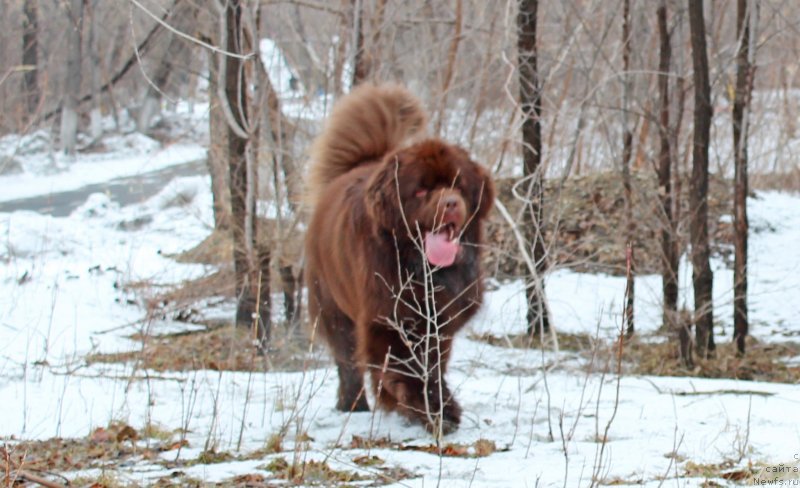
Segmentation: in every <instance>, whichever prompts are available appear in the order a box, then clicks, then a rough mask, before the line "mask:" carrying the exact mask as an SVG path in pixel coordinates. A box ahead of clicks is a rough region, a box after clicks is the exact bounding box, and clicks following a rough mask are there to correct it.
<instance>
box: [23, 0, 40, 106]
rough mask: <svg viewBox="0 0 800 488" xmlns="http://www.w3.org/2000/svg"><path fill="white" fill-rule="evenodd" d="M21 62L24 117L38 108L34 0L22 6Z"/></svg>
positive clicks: (35, 8) (35, 10)
mask: <svg viewBox="0 0 800 488" xmlns="http://www.w3.org/2000/svg"><path fill="white" fill-rule="evenodd" d="M22 8H23V20H22V64H23V65H25V66H26V71H25V76H23V78H22V83H23V86H24V89H25V106H26V108H27V110H28V116H27V117H26V119H31V118H32V117H33V114H35V113H36V112H37V110H38V109H39V100H40V98H41V94H40V92H39V71H38V69H39V15H38V7H37V5H36V0H25V3H24V4H23V6H22Z"/></svg>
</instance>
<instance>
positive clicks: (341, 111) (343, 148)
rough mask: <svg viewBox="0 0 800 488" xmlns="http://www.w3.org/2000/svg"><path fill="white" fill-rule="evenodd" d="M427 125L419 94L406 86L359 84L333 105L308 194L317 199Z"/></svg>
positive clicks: (315, 151) (315, 153) (314, 151)
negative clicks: (340, 179)
mask: <svg viewBox="0 0 800 488" xmlns="http://www.w3.org/2000/svg"><path fill="white" fill-rule="evenodd" d="M426 125H427V114H426V113H425V110H424V109H423V108H422V104H421V103H420V101H419V99H417V97H415V96H414V95H413V94H412V93H411V92H409V91H408V90H407V89H406V88H404V87H402V86H400V85H396V84H392V83H385V84H380V85H374V84H363V85H360V86H358V87H357V88H355V89H353V91H352V92H350V93H349V94H348V95H346V96H344V97H343V98H342V99H341V100H339V101H338V102H337V103H336V105H335V106H334V107H333V111H332V113H331V115H330V117H329V118H328V121H327V123H326V124H325V127H324V129H323V131H322V133H321V134H320V135H319V136H317V139H316V140H315V141H314V143H313V145H312V146H311V168H310V171H309V175H308V180H307V183H306V191H307V197H308V198H309V199H310V200H311V202H313V201H314V199H315V197H316V195H318V194H319V192H320V191H321V190H322V189H323V188H324V187H325V186H326V185H327V184H328V183H330V182H331V181H332V180H334V179H335V178H336V177H338V176H339V175H342V174H344V173H347V172H348V171H350V170H351V169H353V168H355V167H356V166H359V165H360V164H363V163H366V162H369V161H373V160H375V159H379V158H381V157H383V156H384V155H385V154H387V153H389V152H391V151H393V150H395V149H397V148H398V147H400V146H401V145H402V144H403V143H404V142H405V141H406V140H407V139H409V138H412V137H413V136H415V135H417V134H419V133H421V132H422V131H424V130H425V127H426Z"/></svg>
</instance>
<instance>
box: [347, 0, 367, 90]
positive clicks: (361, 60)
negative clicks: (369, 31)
mask: <svg viewBox="0 0 800 488" xmlns="http://www.w3.org/2000/svg"><path fill="white" fill-rule="evenodd" d="M352 12H353V49H354V54H353V81H352V85H351V86H352V87H354V86H357V85H360V84H361V83H363V82H364V81H365V80H366V79H367V78H368V77H369V75H370V60H369V55H368V54H367V52H366V49H365V46H364V5H363V0H353V4H352Z"/></svg>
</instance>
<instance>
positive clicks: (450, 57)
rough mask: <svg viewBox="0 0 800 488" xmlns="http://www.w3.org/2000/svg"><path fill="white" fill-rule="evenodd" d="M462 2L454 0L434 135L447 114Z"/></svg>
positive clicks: (439, 131)
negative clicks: (452, 25)
mask: <svg viewBox="0 0 800 488" xmlns="http://www.w3.org/2000/svg"><path fill="white" fill-rule="evenodd" d="M463 12H464V2H463V0H456V19H455V26H454V30H453V37H452V38H451V39H450V48H449V49H448V51H447V64H446V65H445V70H444V79H443V81H442V93H441V95H440V96H439V100H440V102H439V109H438V110H437V111H436V112H437V115H436V124H435V125H434V128H433V133H434V135H436V136H439V137H441V136H442V124H444V122H445V118H446V115H447V94H448V92H449V91H450V86H451V84H452V83H453V76H454V75H455V71H456V58H457V57H458V45H459V44H460V43H461V37H462V34H461V29H462V26H461V24H462V23H463V17H464V14H463Z"/></svg>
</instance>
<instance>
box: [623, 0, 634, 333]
mask: <svg viewBox="0 0 800 488" xmlns="http://www.w3.org/2000/svg"><path fill="white" fill-rule="evenodd" d="M630 65H631V4H630V0H624V2H623V7H622V82H623V87H622V99H623V100H622V131H623V132H622V187H623V189H624V196H625V221H626V226H625V227H626V230H625V240H626V241H627V243H628V248H629V249H630V251H628V256H627V257H626V259H627V260H628V261H629V263H628V265H627V267H628V268H629V269H628V270H627V271H628V272H627V273H626V274H625V275H626V280H627V283H626V287H625V288H626V290H627V293H626V294H625V322H626V324H627V331H626V334H627V336H628V337H631V336H632V335H633V332H634V322H633V303H634V297H635V290H636V289H635V287H634V284H635V280H634V276H635V274H636V268H635V261H634V257H635V254H634V246H633V240H634V236H635V235H636V234H635V233H636V225H635V223H634V220H633V190H632V188H631V158H632V156H633V127H632V126H633V125H634V124H632V123H631V121H630V118H631V117H630V98H631V94H632V92H633V86H632V85H633V80H632V78H631V75H630V69H631V66H630Z"/></svg>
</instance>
